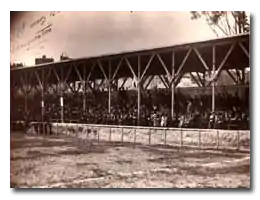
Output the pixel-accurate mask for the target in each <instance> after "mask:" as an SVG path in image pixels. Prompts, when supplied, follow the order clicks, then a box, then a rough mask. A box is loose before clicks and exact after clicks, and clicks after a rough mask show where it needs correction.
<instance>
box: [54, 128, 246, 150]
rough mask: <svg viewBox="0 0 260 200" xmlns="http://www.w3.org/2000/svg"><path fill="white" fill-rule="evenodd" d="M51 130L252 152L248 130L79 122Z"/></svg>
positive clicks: (111, 139)
mask: <svg viewBox="0 0 260 200" xmlns="http://www.w3.org/2000/svg"><path fill="white" fill-rule="evenodd" d="M52 132H54V134H57V135H68V136H74V137H78V138H82V139H85V140H92V141H96V142H101V141H108V142H119V143H121V144H122V145H124V144H126V143H129V144H133V146H135V145H137V144H144V145H171V146H178V147H196V148H200V149H208V148H210V149H236V150H245V151H250V131H249V130H219V129H190V128H168V127H167V128H164V127H141V126H139V127H138V126H115V125H96V124H78V123H75V124H74V123H52Z"/></svg>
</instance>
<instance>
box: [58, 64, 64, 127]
mask: <svg viewBox="0 0 260 200" xmlns="http://www.w3.org/2000/svg"><path fill="white" fill-rule="evenodd" d="M59 84H60V108H61V110H60V118H61V123H64V104H63V103H64V98H63V94H64V86H65V83H64V81H63V67H61V80H60V82H59Z"/></svg>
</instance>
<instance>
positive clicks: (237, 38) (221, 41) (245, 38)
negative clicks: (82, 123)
mask: <svg viewBox="0 0 260 200" xmlns="http://www.w3.org/2000/svg"><path fill="white" fill-rule="evenodd" d="M249 36H250V34H248V33H246V34H240V35H235V36H227V37H222V38H216V39H210V40H204V41H196V42H192V43H184V44H177V45H173V46H167V47H160V48H154V49H142V50H138V51H131V52H121V53H118V54H105V55H99V56H94V57H82V58H72V59H69V60H64V61H56V62H51V63H45V64H39V65H33V66H25V67H17V68H13V69H11V70H19V69H25V68H26V69H27V68H32V67H33V68H35V67H38V68H40V67H50V66H58V65H62V64H71V63H77V62H82V61H86V60H90V59H113V58H118V57H122V56H126V57H128V56H133V55H147V54H151V53H166V52H170V51H180V50H185V49H188V48H189V47H191V46H192V47H200V48H203V47H204V48H206V47H211V46H213V45H216V46H219V47H220V48H221V46H222V48H225V45H226V44H229V43H231V42H234V41H244V42H245V43H246V48H247V49H248V50H249Z"/></svg>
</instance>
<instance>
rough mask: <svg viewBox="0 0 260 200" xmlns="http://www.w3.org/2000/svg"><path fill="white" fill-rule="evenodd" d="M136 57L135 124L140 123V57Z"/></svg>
mask: <svg viewBox="0 0 260 200" xmlns="http://www.w3.org/2000/svg"><path fill="white" fill-rule="evenodd" d="M137 59H138V74H137V95H138V97H137V125H138V126H139V125H140V109H141V58H140V56H138V57H137Z"/></svg>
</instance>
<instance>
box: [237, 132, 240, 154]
mask: <svg viewBox="0 0 260 200" xmlns="http://www.w3.org/2000/svg"><path fill="white" fill-rule="evenodd" d="M239 142H240V133H239V131H237V150H239V148H240V143H239Z"/></svg>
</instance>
